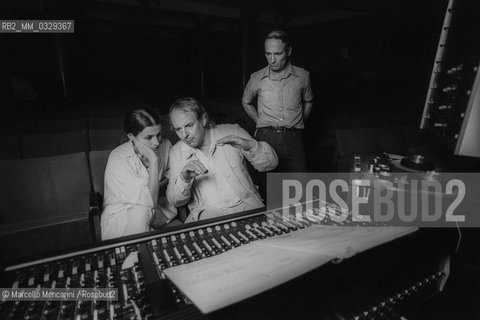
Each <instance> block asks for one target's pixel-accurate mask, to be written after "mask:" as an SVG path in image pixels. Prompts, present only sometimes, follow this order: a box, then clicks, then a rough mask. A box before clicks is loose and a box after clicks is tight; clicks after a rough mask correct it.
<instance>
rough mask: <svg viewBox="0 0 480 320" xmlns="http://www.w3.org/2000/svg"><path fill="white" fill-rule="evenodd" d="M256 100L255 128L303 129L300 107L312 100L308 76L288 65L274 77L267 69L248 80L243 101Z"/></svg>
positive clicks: (303, 70)
mask: <svg viewBox="0 0 480 320" xmlns="http://www.w3.org/2000/svg"><path fill="white" fill-rule="evenodd" d="M255 97H257V112H258V121H257V128H261V127H268V126H282V127H295V128H298V129H303V128H304V126H305V125H304V121H303V103H304V102H308V101H312V100H313V92H312V85H311V81H310V74H309V72H308V71H306V70H305V69H302V68H299V67H296V66H293V65H291V64H289V65H288V66H287V67H286V68H285V70H284V71H283V72H282V73H280V74H276V73H273V72H270V68H269V67H268V66H267V67H265V68H263V69H261V70H259V71H257V72H255V73H253V74H252V75H251V76H250V80H249V81H248V83H247V86H246V87H245V91H244V93H243V101H244V102H246V103H251V102H252V100H253V99H254V98H255Z"/></svg>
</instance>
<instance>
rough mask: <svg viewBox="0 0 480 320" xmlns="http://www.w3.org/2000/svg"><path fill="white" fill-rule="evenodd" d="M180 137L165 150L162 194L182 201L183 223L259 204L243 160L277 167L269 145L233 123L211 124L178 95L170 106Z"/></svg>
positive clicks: (261, 167)
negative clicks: (167, 176)
mask: <svg viewBox="0 0 480 320" xmlns="http://www.w3.org/2000/svg"><path fill="white" fill-rule="evenodd" d="M169 114H170V121H171V123H172V125H173V128H174V130H175V132H176V133H177V135H178V137H179V138H180V141H179V142H178V143H177V144H175V146H173V147H172V149H171V150H170V162H169V167H170V180H169V183H168V188H167V198H168V200H169V201H170V202H171V203H172V204H174V205H175V206H177V207H178V206H181V205H185V204H188V207H189V209H190V215H189V216H188V217H187V220H186V221H185V222H192V221H198V220H201V219H206V218H212V217H217V216H220V215H225V214H230V213H235V212H242V211H246V210H252V209H256V208H260V207H263V202H262V200H261V198H260V195H259V194H258V192H257V189H256V188H255V185H254V184H253V182H252V179H251V178H250V175H249V173H248V170H247V167H246V164H245V162H244V159H247V160H248V161H249V162H250V163H251V164H252V165H253V167H254V168H255V169H256V170H258V171H262V172H263V171H269V170H272V169H274V168H275V167H276V166H277V165H278V159H277V155H276V153H275V151H274V150H273V148H272V147H271V146H270V145H269V144H267V143H266V142H261V141H256V140H254V139H253V138H252V137H251V136H250V135H249V134H248V133H247V132H246V131H245V130H243V129H242V128H241V127H239V126H238V125H233V124H223V125H218V126H216V125H214V124H212V123H211V122H210V121H209V119H208V114H207V112H206V111H205V109H204V108H203V107H202V106H201V105H200V103H199V102H198V101H196V100H195V99H193V98H181V99H178V100H177V101H175V102H174V103H173V104H172V106H171V107H170V113H169Z"/></svg>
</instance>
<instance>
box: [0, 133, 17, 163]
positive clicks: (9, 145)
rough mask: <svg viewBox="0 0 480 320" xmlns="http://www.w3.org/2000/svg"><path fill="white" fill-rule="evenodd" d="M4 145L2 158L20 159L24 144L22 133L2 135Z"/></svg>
mask: <svg viewBox="0 0 480 320" xmlns="http://www.w3.org/2000/svg"><path fill="white" fill-rule="evenodd" d="M0 140H1V141H2V144H3V146H2V147H1V148H0V159H20V158H21V153H22V145H21V143H20V135H18V134H9V135H5V136H4V135H2V136H0Z"/></svg>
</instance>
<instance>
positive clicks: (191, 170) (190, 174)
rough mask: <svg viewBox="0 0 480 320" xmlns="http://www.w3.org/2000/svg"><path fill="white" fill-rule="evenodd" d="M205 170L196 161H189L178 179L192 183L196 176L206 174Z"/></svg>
mask: <svg viewBox="0 0 480 320" xmlns="http://www.w3.org/2000/svg"><path fill="white" fill-rule="evenodd" d="M207 171H208V170H207V168H205V166H204V165H203V164H202V163H201V162H200V161H198V160H190V161H188V162H187V164H186V165H185V166H184V167H183V169H182V171H181V172H180V177H181V179H182V180H183V181H185V182H190V181H192V179H193V178H195V177H196V176H198V175H200V174H203V173H207Z"/></svg>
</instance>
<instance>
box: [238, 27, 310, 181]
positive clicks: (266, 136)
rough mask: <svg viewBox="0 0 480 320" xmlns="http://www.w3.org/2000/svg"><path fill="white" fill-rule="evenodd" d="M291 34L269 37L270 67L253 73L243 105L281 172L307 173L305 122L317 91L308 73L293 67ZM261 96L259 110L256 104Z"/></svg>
mask: <svg viewBox="0 0 480 320" xmlns="http://www.w3.org/2000/svg"><path fill="white" fill-rule="evenodd" d="M291 53H292V47H291V45H290V42H289V40H288V37H287V34H286V33H285V32H283V31H280V30H277V31H272V32H270V33H269V34H268V35H267V36H266V38H265V58H267V62H268V66H266V67H265V68H263V69H261V70H259V71H257V72H255V73H253V74H252V75H251V76H250V80H249V81H248V83H247V86H246V87H245V91H244V93H243V99H242V105H243V108H244V109H245V111H246V112H247V114H248V115H249V116H250V118H252V119H253V121H255V123H256V127H257V130H256V134H255V138H256V139H257V140H259V141H266V142H267V143H268V144H270V145H271V146H272V147H273V148H274V149H275V151H276V153H277V156H278V161H279V164H278V167H277V169H276V171H278V172H306V171H307V165H306V159H305V151H304V147H303V130H304V128H305V120H306V119H307V118H308V116H309V115H310V112H311V110H312V100H313V92H312V87H311V83H310V75H309V73H308V71H306V70H304V69H302V68H299V67H296V66H294V65H292V64H291V63H290V62H289V60H288V57H289V56H290V54H291ZM255 97H257V107H256V108H255V106H254V105H253V104H252V103H253V100H254V98H255Z"/></svg>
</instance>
